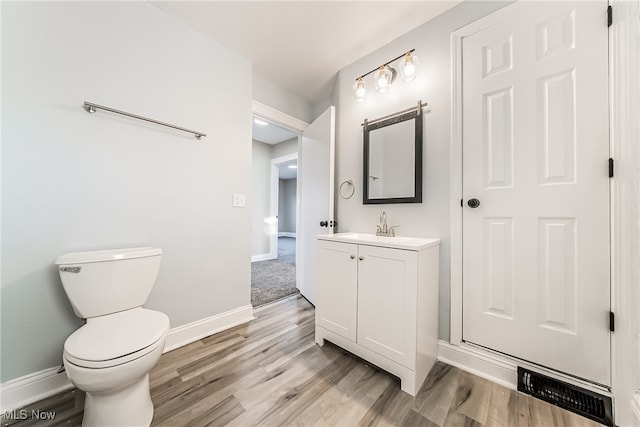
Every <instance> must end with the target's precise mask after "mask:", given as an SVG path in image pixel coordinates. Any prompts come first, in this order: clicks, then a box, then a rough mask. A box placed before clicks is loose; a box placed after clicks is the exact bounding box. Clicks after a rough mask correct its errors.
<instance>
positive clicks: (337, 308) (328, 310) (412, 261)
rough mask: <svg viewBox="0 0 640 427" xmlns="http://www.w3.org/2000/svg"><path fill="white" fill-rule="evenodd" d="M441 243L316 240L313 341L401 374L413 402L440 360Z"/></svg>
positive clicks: (359, 237)
mask: <svg viewBox="0 0 640 427" xmlns="http://www.w3.org/2000/svg"><path fill="white" fill-rule="evenodd" d="M439 243H440V241H439V240H438V239H419V238H407V237H378V236H373V235H366V234H355V233H339V234H334V235H326V236H319V237H318V241H317V246H318V250H317V257H318V260H317V276H316V277H317V300H316V303H317V304H316V342H317V343H318V344H320V345H323V344H324V340H325V339H326V340H329V341H331V342H332V343H334V344H336V345H338V346H340V347H343V348H345V349H346V350H349V351H350V352H352V353H354V354H356V355H358V356H360V357H362V358H363V359H366V360H368V361H370V362H371V363H373V364H375V365H377V366H379V367H381V368H383V369H385V370H387V371H389V372H391V373H393V374H394V375H397V376H398V377H400V379H401V381H402V385H401V387H402V390H404V391H406V392H407V393H409V394H411V395H414V396H415V394H416V393H417V391H418V390H419V388H420V386H421V385H422V382H423V381H424V379H425V377H426V375H427V373H428V372H429V370H430V369H431V366H432V365H433V363H434V362H435V358H436V353H437V337H438V250H439Z"/></svg>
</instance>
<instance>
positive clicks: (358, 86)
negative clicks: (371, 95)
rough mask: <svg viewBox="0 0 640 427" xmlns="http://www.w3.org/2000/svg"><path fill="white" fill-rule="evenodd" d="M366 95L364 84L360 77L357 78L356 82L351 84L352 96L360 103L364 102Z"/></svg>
mask: <svg viewBox="0 0 640 427" xmlns="http://www.w3.org/2000/svg"><path fill="white" fill-rule="evenodd" d="M366 94H367V88H366V86H365V84H364V80H362V77H358V80H356V82H355V83H354V84H353V96H354V97H355V98H356V99H357V100H358V101H360V102H362V101H364V99H365V95H366Z"/></svg>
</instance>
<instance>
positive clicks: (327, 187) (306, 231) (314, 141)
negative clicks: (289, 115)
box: [296, 106, 336, 304]
mask: <svg viewBox="0 0 640 427" xmlns="http://www.w3.org/2000/svg"><path fill="white" fill-rule="evenodd" d="M335 123H336V109H335V107H333V106H330V107H329V108H327V109H326V110H325V111H324V112H323V113H322V114H321V115H320V116H319V117H318V118H316V119H315V120H314V121H313V123H311V124H310V125H309V126H308V127H307V128H306V129H305V130H304V131H303V132H302V144H301V146H300V155H299V158H298V166H299V168H300V169H299V172H298V185H299V186H300V193H299V194H300V218H299V219H298V226H299V229H298V231H297V238H298V239H300V242H299V244H298V245H296V250H297V251H298V258H297V260H296V268H297V276H296V279H297V280H296V286H297V288H298V289H299V290H300V293H301V294H302V295H303V296H304V297H305V298H306V299H308V300H309V302H311V303H312V304H315V303H316V283H315V282H316V236H317V235H319V234H332V233H333V226H332V225H331V226H327V225H323V226H321V225H320V223H321V222H322V223H324V222H325V221H326V223H330V224H333V222H334V212H333V211H334V208H333V199H334V197H333V187H334V186H333V182H334V176H333V175H334V173H333V169H334V151H335V126H336V125H335Z"/></svg>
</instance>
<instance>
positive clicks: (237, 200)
mask: <svg viewBox="0 0 640 427" xmlns="http://www.w3.org/2000/svg"><path fill="white" fill-rule="evenodd" d="M232 206H233V207H234V208H244V207H245V206H247V202H246V198H245V195H244V194H239V193H233V205H232Z"/></svg>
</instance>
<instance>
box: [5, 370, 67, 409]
mask: <svg viewBox="0 0 640 427" xmlns="http://www.w3.org/2000/svg"><path fill="white" fill-rule="evenodd" d="M58 369H59V368H49V369H45V370H44V371H40V372H35V373H33V374H28V375H25V376H23V377H20V378H16V379H13V380H10V381H6V382H4V383H2V384H0V412H2V413H5V412H7V411H13V410H15V409H20V408H22V407H24V406H27V405H29V404H31V403H33V402H37V401H38V400H41V399H45V398H47V397H49V396H51V395H54V394H56V393H60V392H62V391H64V390H69V389H71V388H73V384H71V382H70V381H69V378H67V374H66V373H64V372H61V373H58Z"/></svg>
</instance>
